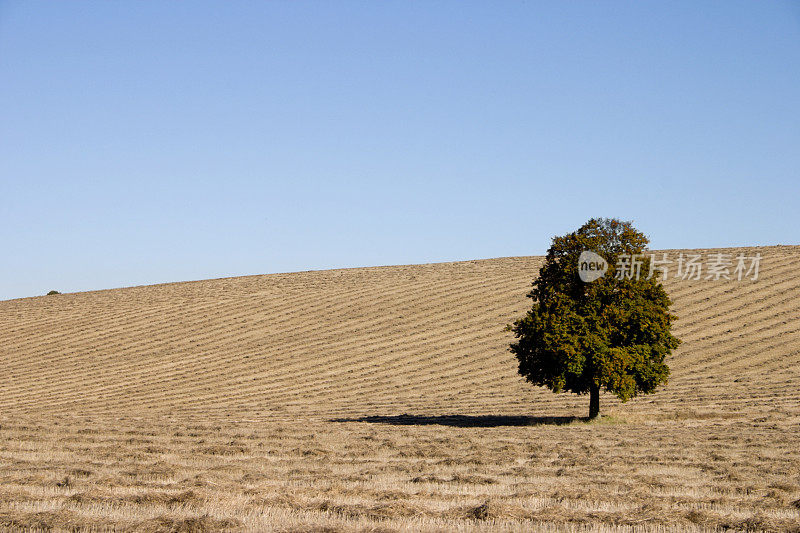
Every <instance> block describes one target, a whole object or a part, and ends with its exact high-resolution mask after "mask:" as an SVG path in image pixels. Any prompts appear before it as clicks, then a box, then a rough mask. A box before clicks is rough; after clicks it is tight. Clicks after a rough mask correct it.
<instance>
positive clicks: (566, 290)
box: [508, 218, 680, 418]
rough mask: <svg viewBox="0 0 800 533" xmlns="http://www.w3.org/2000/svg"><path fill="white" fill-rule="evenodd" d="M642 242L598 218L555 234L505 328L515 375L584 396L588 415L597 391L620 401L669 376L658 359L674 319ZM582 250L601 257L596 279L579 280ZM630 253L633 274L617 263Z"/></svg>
mask: <svg viewBox="0 0 800 533" xmlns="http://www.w3.org/2000/svg"><path fill="white" fill-rule="evenodd" d="M647 244H648V240H647V237H645V236H644V235H643V234H642V233H641V232H639V231H638V230H636V228H634V227H633V225H632V224H631V223H630V222H621V221H619V220H616V219H603V218H596V219H591V220H589V221H588V222H587V223H586V224H584V225H583V226H581V228H580V229H578V230H577V231H575V232H573V233H569V234H567V235H564V236H563V237H555V238H554V239H553V243H552V245H551V246H550V249H549V250H548V251H547V257H546V260H545V263H544V265H543V266H542V268H541V269H540V270H539V277H538V278H537V279H536V280H535V281H534V282H533V289H532V290H531V291H530V292H529V293H528V297H529V298H532V299H533V307H532V308H531V310H530V311H528V313H527V314H526V315H525V316H524V317H522V318H520V319H519V320H517V321H516V322H514V324H513V325H509V326H508V328H509V329H510V330H511V331H513V332H514V335H515V336H516V339H517V340H516V342H513V343H512V344H511V348H510V349H511V352H512V353H514V354H515V355H516V356H517V359H518V361H519V373H520V374H521V375H522V376H524V377H525V378H526V379H527V380H528V381H529V382H531V383H533V384H534V385H540V386H546V387H549V388H550V389H551V390H552V391H554V392H561V391H568V392H573V393H576V394H586V393H589V395H590V400H589V417H590V418H594V417H596V416H597V415H598V414H599V411H600V389H601V388H602V389H605V390H606V391H608V392H611V393H613V394H615V395H616V396H617V397H619V398H620V399H621V400H622V401H626V400H628V399H630V398H633V397H634V396H636V395H637V394H639V393H651V392H653V391H655V389H656V387H657V386H658V385H660V384H663V383H666V382H667V377H668V376H669V367H668V366H667V364H666V362H665V358H666V356H667V355H669V354H670V353H671V351H672V350H673V349H675V348H677V346H678V344H679V342H680V341H679V340H678V339H677V338H675V337H674V336H673V335H672V334H671V333H670V328H671V324H672V322H673V321H674V320H676V319H677V317H676V316H675V315H673V314H670V311H669V307H670V305H671V303H672V302H670V299H669V297H668V296H667V293H666V292H665V291H664V288H663V286H662V285H661V282H660V281H659V279H658V274H657V273H656V274H654V275H652V276H649V274H650V270H649V265H650V262H649V258H648V257H646V256H644V255H643V254H644V252H645V251H646V250H647ZM584 251H591V252H595V253H597V254H598V255H600V256H601V257H602V258H604V259H605V260H606V261H607V263H608V271H607V272H606V273H605V275H604V276H602V277H600V278H599V279H596V280H595V281H591V282H584V281H582V280H581V278H580V277H579V275H578V273H579V269H578V267H579V265H578V259H579V257H580V255H581V253H582V252H584ZM634 254H642V255H640V257H639V258H638V259H641V264H640V266H639V268H640V270H639V275H638V276H637V275H636V271H635V270H634V269H633V268H628V266H629V264H628V263H625V259H626V258H630V257H631V256H634ZM620 259H622V260H623V262H622V265H624V266H625V267H626V268H625V269H620V268H618V261H619V260H620ZM619 270H624V272H619ZM618 272H619V275H618Z"/></svg>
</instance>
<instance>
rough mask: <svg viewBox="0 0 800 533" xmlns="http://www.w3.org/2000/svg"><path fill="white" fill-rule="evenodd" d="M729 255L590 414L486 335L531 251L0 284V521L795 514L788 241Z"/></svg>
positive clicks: (677, 285)
mask: <svg viewBox="0 0 800 533" xmlns="http://www.w3.org/2000/svg"><path fill="white" fill-rule="evenodd" d="M722 251H723V252H726V253H732V254H737V253H738V252H739V251H740V249H726V250H722ZM742 251H744V252H746V253H747V254H753V253H755V252H760V253H761V255H762V261H761V273H760V276H759V279H758V281H755V282H753V281H741V282H739V281H718V282H713V281H706V280H701V281H681V280H674V279H670V280H669V281H668V282H667V283H666V286H667V290H668V292H669V293H670V296H671V297H672V299H673V301H674V311H675V312H676V314H678V316H679V317H680V319H679V320H678V322H677V324H676V334H677V335H678V336H679V337H680V338H682V339H683V344H682V345H681V347H680V348H679V350H678V351H677V352H676V353H675V354H673V356H672V357H671V359H670V361H669V362H670V366H671V367H672V377H671V380H670V383H669V384H668V385H667V386H666V387H664V388H662V389H661V390H660V391H659V392H658V393H657V394H654V395H651V396H644V397H640V398H636V399H634V400H633V401H631V402H628V403H626V404H621V403H619V402H617V401H615V400H614V399H613V398H611V397H610V396H609V395H607V394H604V395H603V396H602V398H601V408H602V412H603V413H604V414H605V415H608V416H606V417H605V418H603V419H601V420H599V421H594V422H591V423H588V422H585V421H584V420H582V419H580V418H575V417H578V416H583V415H585V414H586V411H587V408H588V400H587V398H586V397H575V396H574V395H563V394H562V395H556V394H553V393H551V392H549V391H546V390H541V389H536V388H533V387H531V386H529V385H528V384H526V383H525V382H523V381H522V379H521V378H519V377H518V376H517V374H516V361H515V360H514V358H513V356H512V355H511V354H510V353H509V352H508V351H507V345H508V343H509V341H510V340H511V338H510V334H509V333H507V332H505V331H504V330H503V327H504V325H505V324H506V323H508V322H511V321H512V320H513V319H514V318H516V317H518V316H520V315H521V314H522V313H523V312H524V311H525V310H526V309H527V307H528V306H529V301H528V299H526V298H525V297H524V295H525V293H526V292H527V290H528V288H529V285H530V282H531V280H532V279H533V278H534V277H535V275H536V273H537V272H538V267H539V266H540V264H541V261H542V258H540V257H516V258H503V259H492V260H482V261H467V262H458V263H444V264H431V265H416V266H397V267H377V268H359V269H348V270H331V271H322V272H300V273H294V274H277V275H265V276H251V277H242V278H231V279H218V280H209V281H200V282H188V283H174V284H167V285H157V286H148V287H134V288H126V289H117V290H107V291H98V292H88V293H78V294H65V295H56V296H47V297H38V298H28V299H21V300H11V301H4V302H0V529H3V530H15V529H19V530H27V529H31V530H52V529H54V530H84V529H95V530H107V529H113V530H120V531H126V530H136V531H212V530H232V531H238V530H252V531H262V530H266V531H269V530H281V531H340V530H341V531H395V530H398V531H530V530H541V531H583V530H600V531H673V530H678V531H694V530H719V529H726V528H729V529H736V530H770V531H786V530H798V528H800V526H799V524H800V320H799V319H800V278H798V276H797V266H798V264H800V247H798V246H779V247H763V248H750V249H743V250H742ZM677 252H678V251H673V252H672V253H673V254H674V255H675V256H677ZM707 252H710V251H709V250H703V251H702V253H707Z"/></svg>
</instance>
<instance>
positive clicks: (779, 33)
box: [0, 0, 800, 299]
mask: <svg viewBox="0 0 800 533" xmlns="http://www.w3.org/2000/svg"><path fill="white" fill-rule="evenodd" d="M798 193H800V3H798V2H788V1H787V2H780V1H776V2H756V1H748V2H733V1H719V2H697V1H688V2H673V1H670V2H555V1H554V2H513V1H508V2H490V1H485V2H456V1H452V2H442V1H433V2H423V1H419V2H411V1H405V0H404V1H394V2H383V1H381V2H377V1H376V2H372V1H370V2H344V1H329V0H325V1H319V2H303V1H297V2H289V1H275V2H256V1H254V2H207V3H206V2H199V1H191V2H167V1H163V2H155V1H146V2H139V1H135V2H134V1H130V2H127V1H126V2H122V1H116V2H105V1H104V2H78V1H69V2H37V1H25V2H7V1H3V0H0V299H8V298H15V297H22V296H33V295H40V294H44V293H46V292H47V291H48V290H51V289H56V290H59V291H62V292H73V291H81V290H91V289H102V288H112V287H122V286H130V285H141V284H150V283H160V282H168V281H183V280H191V279H205V278H214V277H223V276H237V275H247V274H261V273H270V272H286V271H297V270H311V269H324V268H336V267H354V266H371V265H383V264H407V263H424V262H439V261H452V260H464V259H476V258H488V257H502V256H515V255H538V254H542V253H544V252H545V251H546V249H547V247H548V245H549V243H550V239H551V238H552V236H553V235H556V234H563V233H566V232H569V231H572V230H574V229H576V228H577V227H579V226H580V225H581V224H582V223H583V222H585V221H586V220H587V219H589V218H591V217H593V216H607V217H618V218H622V219H626V220H633V221H634V222H635V224H636V225H637V227H638V228H639V229H641V230H642V231H644V232H645V233H646V234H647V235H649V236H650V238H651V247H653V248H684V247H712V246H713V247H722V246H736V245H770V244H800V238H798V236H799V235H800V203H798Z"/></svg>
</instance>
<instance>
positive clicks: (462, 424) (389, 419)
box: [330, 414, 589, 428]
mask: <svg viewBox="0 0 800 533" xmlns="http://www.w3.org/2000/svg"><path fill="white" fill-rule="evenodd" d="M588 420H589V418H588V417H584V416H503V415H477V416H473V415H441V416H424V415H408V414H402V415H396V416H362V417H358V418H333V419H331V420H330V421H331V422H369V423H372V424H389V425H392V426H433V425H439V426H451V427H459V428H476V427H477V428H495V427H504V426H545V425H546V426H563V425H564V424H569V423H572V422H587V421H588Z"/></svg>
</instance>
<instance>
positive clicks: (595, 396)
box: [589, 384, 600, 419]
mask: <svg viewBox="0 0 800 533" xmlns="http://www.w3.org/2000/svg"><path fill="white" fill-rule="evenodd" d="M599 414H600V386H599V385H595V384H592V385H590V386H589V418H590V419H592V418H597V415H599Z"/></svg>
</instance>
